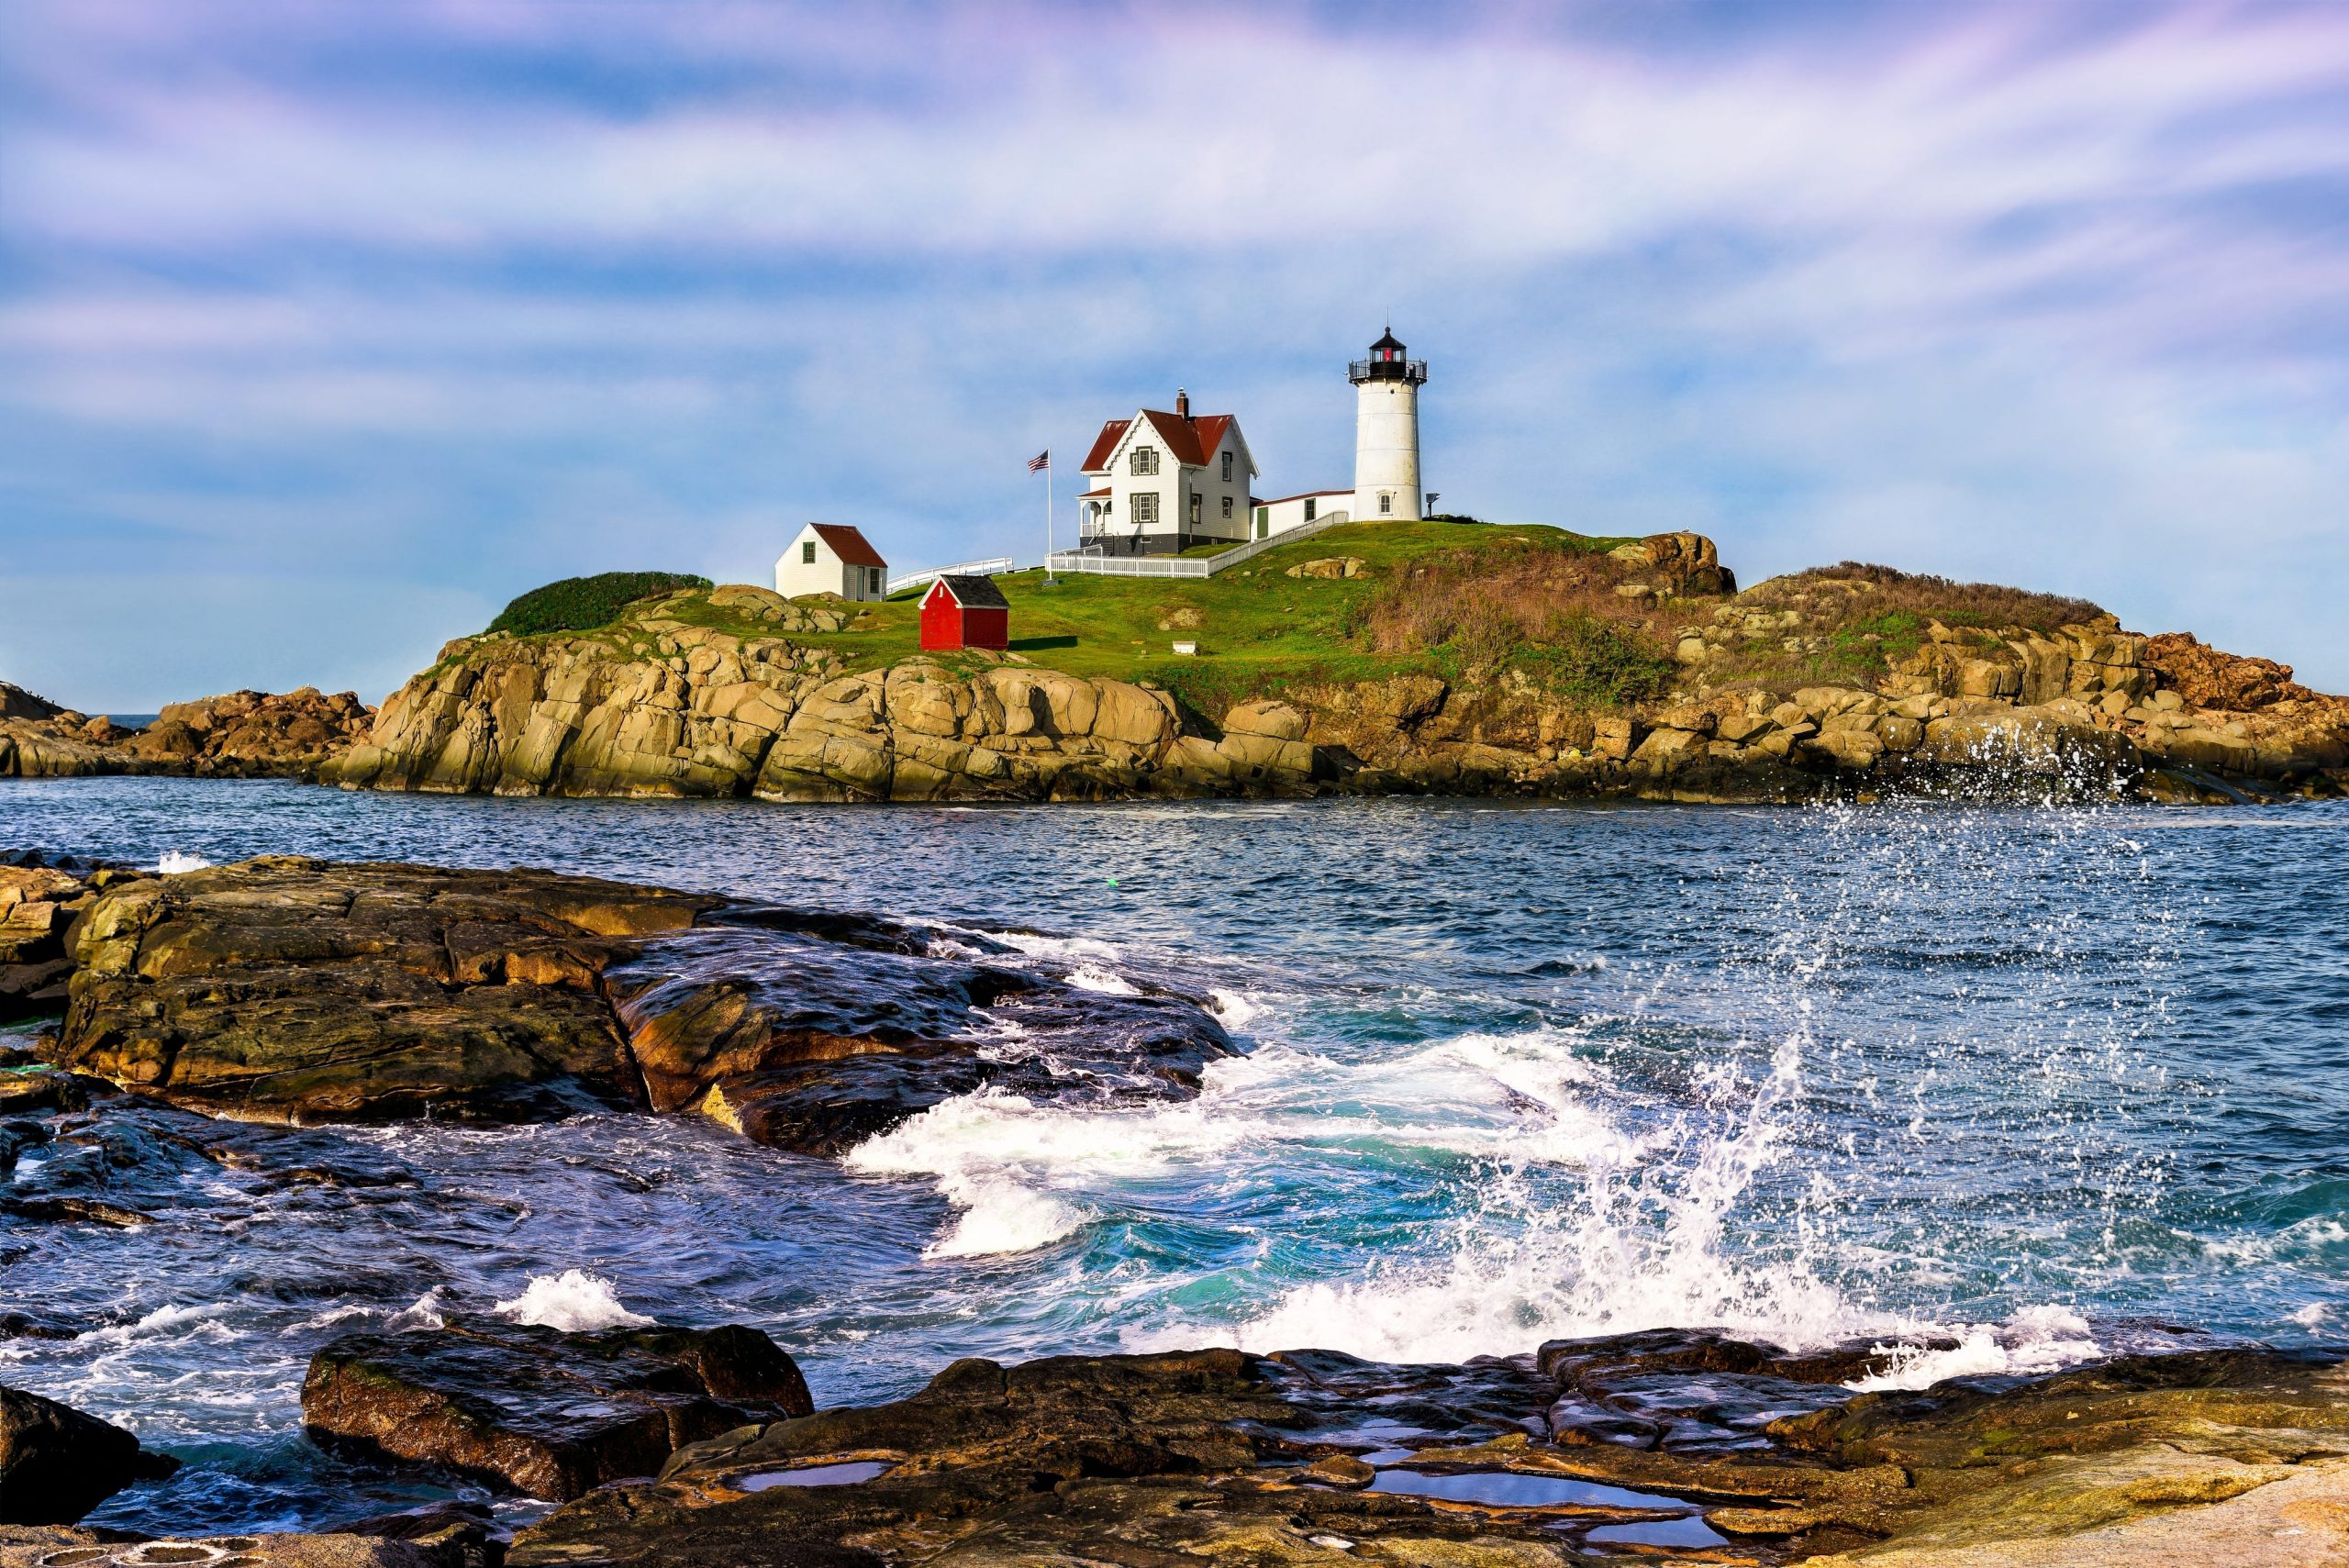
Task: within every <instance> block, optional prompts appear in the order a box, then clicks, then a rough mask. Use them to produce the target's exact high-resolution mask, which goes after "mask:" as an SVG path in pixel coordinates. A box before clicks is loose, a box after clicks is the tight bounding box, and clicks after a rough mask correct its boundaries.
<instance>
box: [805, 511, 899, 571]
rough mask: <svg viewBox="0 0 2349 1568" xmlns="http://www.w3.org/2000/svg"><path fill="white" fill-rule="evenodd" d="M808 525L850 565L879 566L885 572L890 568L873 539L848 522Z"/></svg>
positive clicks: (833, 551) (834, 552)
mask: <svg viewBox="0 0 2349 1568" xmlns="http://www.w3.org/2000/svg"><path fill="white" fill-rule="evenodd" d="M807 526H808V527H809V528H814V529H815V530H816V537H818V539H822V540H823V541H824V543H825V545H826V546H827V547H828V548H829V550H831V552H832V553H833V554H834V555H837V556H839V557H840V558H841V560H842V561H843V562H847V563H848V564H849V565H851V566H878V567H879V568H881V569H882V570H883V571H884V572H886V571H887V570H888V569H889V563H888V562H885V561H884V560H882V559H881V552H880V551H879V550H875V549H874V548H873V541H872V540H870V539H866V538H865V537H864V536H863V534H862V533H859V532H858V531H857V530H856V529H854V528H850V527H849V526H848V525H847V524H846V523H809V524H808V525H807Z"/></svg>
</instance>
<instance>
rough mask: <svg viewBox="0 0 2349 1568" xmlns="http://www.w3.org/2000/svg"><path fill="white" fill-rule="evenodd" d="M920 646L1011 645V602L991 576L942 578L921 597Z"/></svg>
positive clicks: (935, 650)
mask: <svg viewBox="0 0 2349 1568" xmlns="http://www.w3.org/2000/svg"><path fill="white" fill-rule="evenodd" d="M921 645H922V649H923V651H926V652H930V653H949V652H952V651H954V650H955V649H957V648H992V649H995V650H996V651H998V652H1000V651H1003V650H1004V649H1006V648H1008V647H1010V646H1011V601H1010V600H1008V599H1007V598H1005V597H1004V596H1003V590H1002V589H1000V588H998V587H996V585H995V579H994V578H992V577H953V576H947V577H941V578H940V579H938V581H936V582H935V583H932V584H930V592H929V593H927V594H924V595H922V596H921Z"/></svg>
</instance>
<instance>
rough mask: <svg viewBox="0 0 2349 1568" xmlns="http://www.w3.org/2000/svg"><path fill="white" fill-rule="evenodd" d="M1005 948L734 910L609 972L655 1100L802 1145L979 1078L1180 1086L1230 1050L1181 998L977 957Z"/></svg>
mask: <svg viewBox="0 0 2349 1568" xmlns="http://www.w3.org/2000/svg"><path fill="white" fill-rule="evenodd" d="M941 950H943V951H941ZM1010 951H1011V950H1010V949H1008V948H1007V947H1004V946H1003V945H1002V944H1000V943H997V942H994V941H991V940H989V939H987V938H985V937H984V936H980V935H978V934H976V933H973V932H969V931H962V932H956V933H953V934H952V935H951V936H950V935H947V934H944V933H941V932H938V931H935V930H931V929H927V928H923V927H919V926H914V925H907V924H904V923H900V922H892V921H883V920H873V919H856V920H843V919H842V918H841V917H838V916H832V915H824V914H819V913H817V912H812V911H799V910H790V909H781V908H765V909H760V908H742V909H733V910H728V911H723V912H720V913H719V914H718V916H716V917H714V923H712V924H711V925H709V926H707V927H706V928H705V929H699V930H696V931H694V932H691V933H689V934H687V935H685V936H683V937H681V938H678V939H676V940H672V941H669V942H664V943H663V944H662V947H661V949H660V951H658V952H656V953H652V954H649V955H648V956H647V957H646V958H645V959H644V960H642V961H640V962H638V963H636V964H633V965H630V966H627V967H624V968H622V969H620V970H618V971H616V972H615V973H613V975H612V977H611V980H612V984H613V985H614V987H615V989H616V990H617V991H618V992H619V993H620V994H621V995H622V998H623V999H622V1000H621V1001H620V1004H619V1014H620V1017H621V1018H622V1020H623V1022H624V1024H625V1026H626V1028H627V1030H628V1036H629V1049H630V1050H631V1051H632V1052H633V1053H634V1056H635V1059H636V1062H637V1063H638V1066H639V1069H640V1072H641V1073H642V1074H643V1080H644V1084H645V1091H646V1095H647V1096H648V1099H649V1101H650V1103H651V1108H653V1109H654V1110H657V1111H677V1110H696V1111H699V1112H701V1113H702V1114H704V1115H707V1116H709V1117H712V1118H715V1119H717V1120H718V1121H720V1122H723V1123H724V1124H726V1125H727V1126H729V1127H732V1128H734V1129H736V1130H737V1131H740V1132H742V1133H745V1134H747V1135H748V1136H749V1137H751V1138H752V1139H754V1140H757V1141H758V1142H761V1143H765V1144H769V1145H772V1146H774V1147H776V1148H783V1149H791V1150H796V1151H799V1152H802V1153H810V1154H825V1155H831V1154H839V1153H841V1152H843V1151H845V1150H847V1149H848V1148H849V1147H850V1146H851V1145H852V1144H854V1143H857V1142H860V1141H862V1140H864V1139H866V1138H869V1137H871V1136H873V1135H874V1134H875V1133H877V1132H881V1131H885V1130H886V1129H888V1128H890V1127H892V1126H894V1125H896V1123H898V1122H900V1121H902V1120H904V1119H905V1118H906V1117H907V1115H909V1114H911V1113H912V1112H914V1111H918V1110H920V1109H924V1108H926V1107H928V1106H932V1105H936V1104H938V1103H939V1102H940V1101H941V1100H945V1099H948V1098H951V1097H952V1096H953V1095H963V1094H968V1093H970V1092H971V1091H972V1090H974V1089H977V1088H979V1087H982V1086H983V1085H987V1084H993V1085H995V1086H996V1087H999V1088H1002V1089H1004V1090H1006V1091H1007V1092H1010V1093H1017V1094H1023V1095H1033V1096H1038V1097H1059V1096H1063V1095H1076V1096H1081V1097H1085V1098H1100V1099H1119V1098H1135V1097H1143V1096H1149V1095H1168V1094H1178V1095H1179V1094H1186V1093H1189V1092H1191V1091H1194V1090H1196V1089H1197V1086H1198V1081H1199V1073H1200V1071H1201V1070H1202V1069H1203V1068H1204V1067H1205V1066H1206V1065H1207V1063H1208V1062H1211V1061H1213V1060H1215V1059H1216V1058H1218V1057H1221V1056H1226V1055H1229V1054H1230V1053H1231V1050H1232V1047H1231V1042H1230V1039H1229V1037H1228V1036H1226V1034H1225V1033H1224V1031H1223V1029H1222V1028H1221V1027H1220V1026H1219V1025H1218V1024H1217V1023H1216V1021H1215V1020H1214V1019H1213V1018H1210V1017H1208V1015H1207V1014H1206V1013H1205V1012H1203V1011H1202V1010H1201V1009H1200V1008H1199V1007H1197V1006H1196V1005H1194V1004H1193V1003H1191V1002H1189V1001H1186V1000H1184V999H1182V998H1177V997H1170V996H1154V995H1111V994H1105V993H1103V992H1099V991H1088V990H1085V989H1083V988H1081V987H1078V986H1074V985H1071V984H1066V983H1064V982H1063V981H1060V980H1056V979H1053V978H1052V977H1049V976H1046V975H1042V974H1039V973H1034V972H1032V971H1029V970H1022V969H1015V968H1011V967H1008V965H1005V964H1002V963H991V962H987V960H988V959H989V958H990V957H996V958H1000V957H1002V956H1005V955H1007V954H1008V953H1009V952H1010ZM640 982H642V984H639V983H640ZM632 986H634V987H637V988H634V989H631V987H632ZM974 1042H975V1043H976V1044H977V1045H978V1046H979V1047H980V1048H979V1049H974Z"/></svg>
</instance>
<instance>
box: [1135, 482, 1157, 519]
mask: <svg viewBox="0 0 2349 1568" xmlns="http://www.w3.org/2000/svg"><path fill="white" fill-rule="evenodd" d="M1133 511H1134V527H1136V528H1149V527H1150V526H1151V525H1152V524H1153V523H1155V522H1157V521H1158V492H1157V491H1155V490H1139V491H1136V492H1135V493H1134V500H1133Z"/></svg>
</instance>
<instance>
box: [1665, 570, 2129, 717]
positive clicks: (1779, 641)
mask: <svg viewBox="0 0 2349 1568" xmlns="http://www.w3.org/2000/svg"><path fill="white" fill-rule="evenodd" d="M1734 603H1735V606H1736V609H1737V611H1738V612H1739V614H1740V615H1741V616H1742V617H1745V620H1744V629H1743V630H1742V632H1741V633H1740V634H1739V635H1738V636H1736V637H1735V638H1733V639H1732V640H1731V642H1730V643H1729V644H1728V645H1727V646H1726V647H1724V648H1723V649H1722V650H1721V651H1720V653H1719V654H1717V655H1716V656H1715V657H1714V658H1713V659H1712V660H1711V661H1710V662H1708V663H1707V664H1706V666H1705V678H1706V679H1707V681H1709V683H1711V684H1714V685H1716V686H1720V685H1737V684H1753V685H1761V686H1767V687H1769V688H1771V689H1772V690H1774V691H1789V690H1792V689H1794V688H1796V687H1798V686H1806V685H1821V684H1832V685H1872V684H1875V683H1876V680H1877V678H1878V677H1880V676H1882V675H1883V674H1884V673H1886V672H1887V671H1888V670H1890V669H1891V668H1892V667H1893V666H1894V665H1895V664H1897V663H1898V662H1900V661H1901V660H1903V659H1906V658H1908V657H1909V655H1910V654H1912V653H1914V652H1916V651H1917V649H1918V648H1919V646H1920V645H1921V644H1922V643H1923V642H1924V641H1925V640H1926V639H1927V638H1928V637H1930V636H1931V635H1932V625H1933V623H1934V622H1935V621H1939V622H1940V623H1941V624H1942V625H1943V626H1944V627H1947V628H1950V629H1951V630H1952V631H1954V632H1955V633H1957V634H1958V637H1959V639H1960V640H1961V641H1964V642H1971V643H1980V644H1983V645H1986V646H1987V645H1988V644H1991V643H1994V642H1996V641H1997V640H1998V639H1997V638H1996V636H1995V635H1994V634H1995V633H1996V632H1998V631H2000V630H2003V629H2006V628H2013V627H2022V628H2028V629H2030V630H2032V631H2035V632H2039V633H2041V634H2042V635H2044V634H2046V633H2048V632H2052V631H2054V629H2055V628H2057V627H2060V626H2070V625H2076V624H2077V623H2079V622H2083V621H2092V620H2095V619H2096V618H2097V617H2099V616H2101V615H2103V614H2104V611H2103V610H2102V609H2100V608H2099V607H2098V606H2096V605H2094V604H2091V603H2090V602H2089V601H2087V600H2086V599H2075V598H2069V597H2066V596H2065V595H2060V594H2035V593H2032V592H2031V591H2030V590H2028V589H2023V588H2008V587H2002V586H2000V585H1998V584H1994V583H1955V582H1952V581H1951V580H1950V579H1949V578H1946V577H1933V576H1928V575H1926V574H1924V573H1913V572H1899V571H1895V570H1894V569H1893V568H1891V567H1889V566H1872V565H1869V564H1866V563H1865V562H1857V561H1846V562H1842V563H1841V564H1839V565H1835V566H1820V567H1813V568H1812V569H1811V570H1809V571H1808V572H1797V573H1791V574H1789V575H1787V576H1785V577H1774V578H1772V579H1771V580H1770V581H1769V582H1767V583H1762V584H1756V585H1755V586H1754V587H1753V588H1752V589H1749V590H1748V591H1747V592H1745V593H1743V594H1741V595H1738V597H1737V599H1736V600H1735V601H1734ZM1687 618H1689V619H1692V620H1694V619H1698V618H1699V617H1698V616H1697V615H1696V614H1695V613H1694V612H1693V610H1692V612H1691V613H1690V614H1689V616H1688V617H1687Z"/></svg>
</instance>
